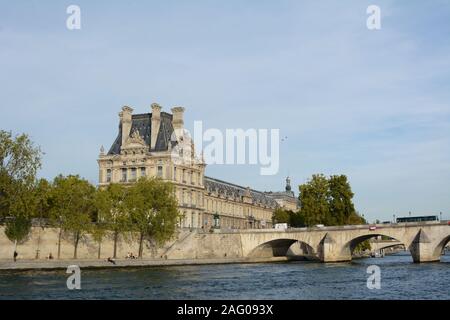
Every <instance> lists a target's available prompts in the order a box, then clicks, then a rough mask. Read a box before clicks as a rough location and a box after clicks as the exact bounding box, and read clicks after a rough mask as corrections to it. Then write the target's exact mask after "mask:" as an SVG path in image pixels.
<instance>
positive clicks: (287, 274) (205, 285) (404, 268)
mask: <svg viewBox="0 0 450 320" xmlns="http://www.w3.org/2000/svg"><path fill="white" fill-rule="evenodd" d="M372 264H376V265H378V266H380V268H381V289H380V290H369V289H367V286H366V282H367V277H368V276H369V275H368V274H367V273H366V268H367V267H368V266H369V265H372ZM68 276H69V275H68V274H66V273H65V271H63V270H61V271H27V272H5V271H0V299H450V289H449V288H448V286H447V284H448V281H449V280H450V255H449V254H447V255H445V256H443V257H442V261H441V262H440V263H426V264H414V263H412V259H411V256H410V255H409V254H407V253H399V254H396V255H393V256H386V257H385V258H368V259H360V260H354V261H353V262H351V263H333V264H322V263H316V262H289V263H261V264H240V265H239V264H235V265H205V266H177V267H161V268H145V269H120V270H119V269H115V270H113V269H104V270H82V274H81V288H82V289H81V290H72V291H71V290H68V289H67V287H66V280H67V277H68Z"/></svg>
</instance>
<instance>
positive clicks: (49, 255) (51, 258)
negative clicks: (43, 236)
mask: <svg viewBox="0 0 450 320" xmlns="http://www.w3.org/2000/svg"><path fill="white" fill-rule="evenodd" d="M47 259H48V260H53V255H52V253H51V252H50V253H49V254H48V256H47Z"/></svg>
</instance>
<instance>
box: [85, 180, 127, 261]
mask: <svg viewBox="0 0 450 320" xmlns="http://www.w3.org/2000/svg"><path fill="white" fill-rule="evenodd" d="M126 197H127V188H126V187H124V186H123V185H121V184H115V183H112V184H110V185H108V186H107V187H106V188H105V189H100V190H98V191H97V193H96V197H95V204H96V209H97V218H96V221H97V223H96V232H95V234H94V236H95V238H96V239H97V241H102V239H103V237H104V236H105V235H106V233H107V231H106V229H107V230H108V231H112V237H113V242H114V252H113V257H114V258H116V257H117V243H118V239H119V236H120V235H122V234H125V232H127V231H130V230H131V219H130V214H129V212H128V211H127V207H126V203H125V198H126Z"/></svg>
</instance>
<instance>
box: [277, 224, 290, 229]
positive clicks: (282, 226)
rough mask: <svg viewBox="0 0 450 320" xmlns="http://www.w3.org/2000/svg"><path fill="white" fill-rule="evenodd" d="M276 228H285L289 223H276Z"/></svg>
mask: <svg viewBox="0 0 450 320" xmlns="http://www.w3.org/2000/svg"><path fill="white" fill-rule="evenodd" d="M274 227H275V229H282V230H285V229H287V228H288V225H287V223H275V226H274Z"/></svg>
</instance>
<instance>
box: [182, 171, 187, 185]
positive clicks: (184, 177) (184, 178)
mask: <svg viewBox="0 0 450 320" xmlns="http://www.w3.org/2000/svg"><path fill="white" fill-rule="evenodd" d="M182 179H183V183H186V169H183V178H182Z"/></svg>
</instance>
